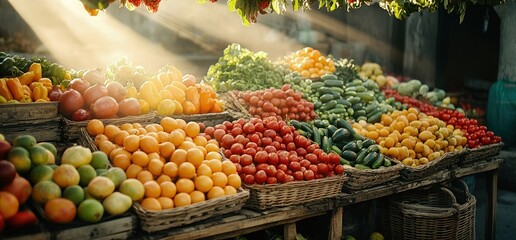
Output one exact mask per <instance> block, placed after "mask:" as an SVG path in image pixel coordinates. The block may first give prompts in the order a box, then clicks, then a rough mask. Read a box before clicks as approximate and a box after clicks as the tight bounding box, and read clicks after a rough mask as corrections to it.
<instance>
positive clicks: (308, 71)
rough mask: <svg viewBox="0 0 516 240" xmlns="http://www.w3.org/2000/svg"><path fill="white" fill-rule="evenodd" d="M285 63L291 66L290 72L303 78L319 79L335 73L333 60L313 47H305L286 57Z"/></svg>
mask: <svg viewBox="0 0 516 240" xmlns="http://www.w3.org/2000/svg"><path fill="white" fill-rule="evenodd" d="M283 62H284V63H285V64H287V65H288V66H289V69H290V71H292V72H297V73H299V74H300V75H301V77H303V78H318V77H321V76H323V75H324V74H327V73H332V72H335V64H334V62H333V60H332V59H331V58H328V57H325V56H323V55H322V54H321V52H319V50H316V49H313V48H311V47H305V48H303V49H300V50H298V51H296V52H294V53H292V54H290V55H287V56H285V57H284V58H283Z"/></svg>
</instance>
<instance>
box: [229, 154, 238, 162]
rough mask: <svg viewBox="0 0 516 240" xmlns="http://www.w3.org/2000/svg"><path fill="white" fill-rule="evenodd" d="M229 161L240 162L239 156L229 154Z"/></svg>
mask: <svg viewBox="0 0 516 240" xmlns="http://www.w3.org/2000/svg"><path fill="white" fill-rule="evenodd" d="M229 161H231V162H233V163H240V156H239V155H231V156H229Z"/></svg>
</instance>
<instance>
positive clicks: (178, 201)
mask: <svg viewBox="0 0 516 240" xmlns="http://www.w3.org/2000/svg"><path fill="white" fill-rule="evenodd" d="M190 204H192V198H190V195H189V194H188V193H178V194H176V196H174V206H175V207H183V206H188V205H190Z"/></svg>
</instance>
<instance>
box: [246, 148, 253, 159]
mask: <svg viewBox="0 0 516 240" xmlns="http://www.w3.org/2000/svg"><path fill="white" fill-rule="evenodd" d="M244 154H247V155H251V157H253V158H254V156H255V155H256V148H246V149H244Z"/></svg>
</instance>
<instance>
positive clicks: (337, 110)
mask: <svg viewBox="0 0 516 240" xmlns="http://www.w3.org/2000/svg"><path fill="white" fill-rule="evenodd" d="M339 106H342V105H337V106H336V107H335V108H334V109H332V110H330V113H334V114H342V113H348V112H347V110H346V108H345V107H339Z"/></svg>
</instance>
